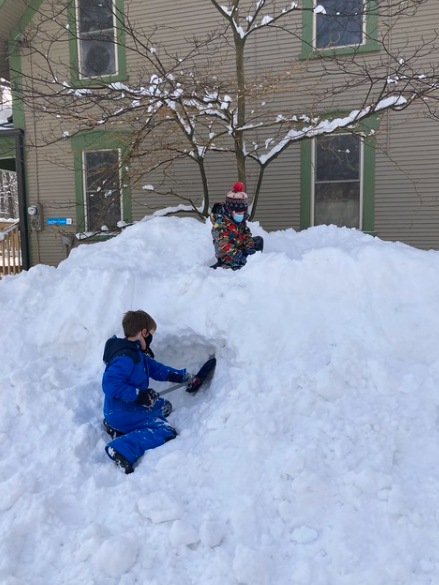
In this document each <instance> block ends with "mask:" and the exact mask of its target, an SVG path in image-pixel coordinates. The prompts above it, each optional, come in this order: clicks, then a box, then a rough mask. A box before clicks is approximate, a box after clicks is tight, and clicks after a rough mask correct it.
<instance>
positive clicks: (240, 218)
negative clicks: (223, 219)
mask: <svg viewBox="0 0 439 585" xmlns="http://www.w3.org/2000/svg"><path fill="white" fill-rule="evenodd" d="M233 219H234V221H236V223H240V222H241V221H244V214H243V213H235V214H233Z"/></svg>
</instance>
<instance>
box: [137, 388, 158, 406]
mask: <svg viewBox="0 0 439 585" xmlns="http://www.w3.org/2000/svg"><path fill="white" fill-rule="evenodd" d="M138 392H139V395H138V396H137V399H136V401H135V402H136V404H141V405H142V406H145V407H146V408H152V407H153V406H154V404H155V403H156V400H157V398H159V396H160V395H159V393H158V392H156V391H155V390H153V389H152V388H147V389H146V390H139V391H138Z"/></svg>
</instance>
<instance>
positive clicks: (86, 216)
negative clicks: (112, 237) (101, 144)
mask: <svg viewBox="0 0 439 585" xmlns="http://www.w3.org/2000/svg"><path fill="white" fill-rule="evenodd" d="M115 150H116V151H117V153H118V159H119V192H120V218H119V220H120V221H122V216H123V208H124V195H123V179H122V166H121V161H122V151H121V149H120V148H97V149H93V150H91V149H90V150H83V151H82V153H81V159H82V186H83V194H84V224H85V231H86V232H91V231H92V230H91V229H90V222H89V214H88V200H87V195H88V188H87V162H86V155H87V153H96V152H114V151H115ZM97 233H101V231H100V230H99V231H98V232H97ZM105 233H108V234H111V233H114V232H112V231H111V230H108V232H105Z"/></svg>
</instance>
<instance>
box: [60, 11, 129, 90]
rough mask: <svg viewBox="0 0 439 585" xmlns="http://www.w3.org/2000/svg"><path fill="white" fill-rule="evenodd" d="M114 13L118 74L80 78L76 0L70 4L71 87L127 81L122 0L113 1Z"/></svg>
mask: <svg viewBox="0 0 439 585" xmlns="http://www.w3.org/2000/svg"><path fill="white" fill-rule="evenodd" d="M114 2H115V12H116V19H117V21H118V24H117V26H116V54H117V69H118V72H117V73H116V74H114V75H103V76H101V77H84V78H83V77H81V76H80V75H79V50H78V33H77V19H76V5H77V0H73V2H70V4H69V8H68V20H69V31H70V35H69V36H70V39H69V49H70V51H69V52H70V76H71V77H70V83H71V85H72V87H84V86H87V87H89V86H93V85H102V83H113V82H115V81H127V79H128V75H127V65H126V46H125V37H126V35H125V29H124V0H114Z"/></svg>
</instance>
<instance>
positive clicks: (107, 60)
mask: <svg viewBox="0 0 439 585" xmlns="http://www.w3.org/2000/svg"><path fill="white" fill-rule="evenodd" d="M78 36H79V57H80V74H81V76H82V77H98V76H101V75H113V74H114V73H116V44H115V42H114V41H115V27H114V22H113V0H78Z"/></svg>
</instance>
